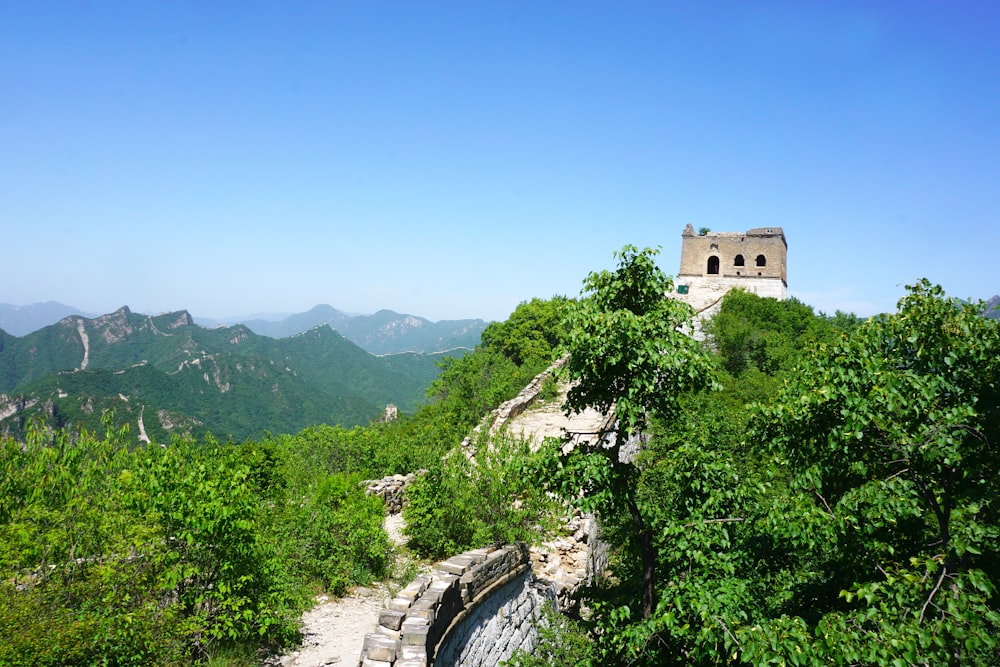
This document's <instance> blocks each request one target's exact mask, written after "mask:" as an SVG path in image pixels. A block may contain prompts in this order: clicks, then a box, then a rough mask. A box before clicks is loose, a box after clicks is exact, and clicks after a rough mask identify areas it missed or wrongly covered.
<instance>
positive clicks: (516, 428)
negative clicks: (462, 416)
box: [270, 359, 609, 667]
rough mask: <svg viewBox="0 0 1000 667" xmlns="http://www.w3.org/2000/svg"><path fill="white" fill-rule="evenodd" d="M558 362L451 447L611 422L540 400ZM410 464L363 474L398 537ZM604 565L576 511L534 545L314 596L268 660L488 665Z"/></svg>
mask: <svg viewBox="0 0 1000 667" xmlns="http://www.w3.org/2000/svg"><path fill="white" fill-rule="evenodd" d="M564 364H565V359H562V360H560V361H558V362H556V363H555V364H553V365H552V366H551V367H550V368H548V369H547V370H546V371H544V372H543V373H541V374H539V375H538V376H537V377H536V378H535V379H534V380H532V382H531V383H529V384H528V386H527V387H525V388H524V390H522V391H521V393H520V394H518V396H516V397H515V398H513V399H511V400H510V401H507V402H506V403H504V404H502V405H501V406H500V407H499V408H497V409H496V410H494V411H493V412H492V413H491V414H490V415H489V416H488V417H487V418H486V419H484V420H483V422H481V423H480V425H479V426H478V427H477V428H476V429H475V431H476V432H474V433H473V434H472V435H471V436H470V437H469V438H466V440H464V441H463V442H462V443H461V445H460V446H459V447H458V450H457V451H461V452H463V453H464V454H465V455H467V456H474V455H475V451H474V447H475V445H474V443H475V442H476V441H477V439H478V438H477V435H478V433H480V432H487V433H489V434H491V435H492V434H496V433H499V432H501V431H506V432H507V433H509V434H511V435H513V436H516V437H520V438H523V439H525V440H529V441H532V442H534V443H536V445H540V444H541V443H542V441H544V440H545V439H546V438H550V437H555V438H560V439H563V440H565V441H566V442H567V446H573V445H575V444H579V443H581V442H588V441H594V440H596V439H597V438H600V437H601V436H602V435H603V434H604V433H605V432H606V431H607V430H608V426H609V419H608V417H607V416H606V415H604V414H602V413H599V412H597V411H594V410H585V411H583V412H582V413H578V414H574V415H570V416H567V415H565V414H564V413H563V410H562V407H561V406H562V398H563V396H558V397H557V398H556V399H554V400H551V401H546V402H538V401H537V399H538V396H539V393H540V392H541V390H542V387H543V384H544V382H545V380H546V378H548V377H549V376H551V375H552V374H553V373H557V372H558V370H559V369H560V368H561V367H562V366H563V365H564ZM563 390H564V391H565V388H564V389H563ZM417 474H419V471H418V472H417V473H413V474H410V475H395V476H392V477H387V478H384V479H380V480H371V481H370V482H368V492H369V493H371V494H374V495H378V496H380V497H381V498H382V499H383V500H384V501H385V505H386V514H387V518H386V522H387V529H388V530H389V532H390V537H395V541H396V542H397V544H398V543H401V536H400V535H399V531H400V522H401V517H400V514H399V512H400V511H401V509H402V505H403V500H404V495H405V489H406V487H407V486H408V485H409V484H410V483H411V482H412V481H413V480H414V479H415V478H416V475H417ZM394 533H395V535H393V534H394ZM606 566H607V549H606V547H605V546H604V545H603V544H602V543H601V542H600V540H599V529H598V525H597V522H596V520H594V518H593V517H588V516H583V515H580V514H573V515H570V516H569V517H568V518H567V520H566V521H565V522H564V525H563V526H562V528H561V530H559V531H558V534H555V535H551V536H549V539H547V540H546V541H544V542H542V543H541V544H539V545H537V546H530V547H529V546H528V545H526V544H523V543H518V544H512V545H505V546H499V547H493V548H486V549H475V550H472V551H469V552H466V553H463V554H458V555H456V556H453V557H451V558H449V559H447V560H445V561H442V562H441V563H438V564H437V565H436V566H434V567H433V568H432V569H431V570H430V571H428V572H424V573H422V574H420V575H418V576H417V577H416V578H415V579H414V580H413V581H412V582H410V584H409V585H407V586H406V587H404V588H402V589H401V590H400V591H399V592H398V593H396V594H395V595H390V594H389V591H388V590H387V589H386V588H385V587H373V588H372V589H363V590H362V592H361V593H355V594H353V595H349V596H347V597H346V598H342V599H340V600H328V599H326V598H321V599H320V601H319V604H318V605H317V607H316V608H314V609H313V610H312V611H310V612H307V613H306V615H305V616H304V623H305V625H306V626H307V627H304V628H303V635H304V636H305V638H306V641H305V643H304V644H303V646H302V647H300V649H299V650H296V651H293V652H291V653H289V654H287V655H285V656H282V657H280V658H278V659H276V660H274V661H272V662H271V663H270V664H272V665H281V666H282V667H326V666H332V665H350V666H352V667H353V666H354V665H358V666H359V667H418V666H420V667H430V666H431V665H434V666H437V667H451V666H457V665H463V666H465V665H468V666H470V667H494V666H495V665H497V664H499V663H500V662H501V661H503V660H507V659H509V658H510V656H511V655H512V654H513V653H514V651H516V650H518V649H522V650H525V651H529V650H531V648H532V647H533V646H534V644H535V642H536V638H537V631H536V624H537V622H538V619H539V618H540V615H541V613H542V608H543V606H544V605H546V604H554V605H557V606H558V608H559V609H560V610H562V611H571V610H574V609H575V606H576V605H577V604H578V596H577V591H578V589H579V588H580V587H581V586H584V585H587V584H589V583H592V581H593V580H594V577H595V576H598V575H600V574H601V573H603V571H604V570H605V569H606ZM359 628H363V629H360V630H359Z"/></svg>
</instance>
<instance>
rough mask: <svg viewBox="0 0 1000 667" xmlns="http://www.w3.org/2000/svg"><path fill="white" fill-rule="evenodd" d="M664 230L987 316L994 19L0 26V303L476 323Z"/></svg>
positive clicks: (169, 18) (995, 209) (385, 7)
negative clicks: (717, 239)
mask: <svg viewBox="0 0 1000 667" xmlns="http://www.w3.org/2000/svg"><path fill="white" fill-rule="evenodd" d="M688 223H691V224H692V225H694V227H695V228H699V227H709V228H711V229H712V230H714V231H744V230H746V229H750V228H753V227H761V226H765V225H766V226H781V227H783V228H784V230H785V234H786V236H787V239H788V244H789V253H788V256H789V271H788V279H789V289H790V292H791V293H792V294H793V295H796V296H798V297H799V298H801V299H802V300H803V301H805V302H807V303H809V304H811V305H813V306H815V307H816V308H818V309H821V310H824V311H826V312H830V313H832V312H833V310H835V309H838V308H839V309H843V310H848V311H853V312H856V313H858V314H861V315H870V314H873V313H876V312H882V311H887V310H892V309H893V308H894V307H895V303H896V301H897V300H898V299H899V297H900V296H901V294H902V292H903V286H904V285H905V284H907V283H912V282H914V281H915V280H916V279H918V278H920V277H922V276H926V277H928V278H929V279H931V280H932V281H934V282H937V283H940V284H942V285H943V286H944V287H945V289H946V290H947V291H948V292H949V293H950V294H953V295H955V296H959V297H969V296H972V297H977V298H988V297H989V296H991V295H993V294H995V293H998V292H1000V270H998V269H997V268H996V264H997V256H998V252H1000V3H998V2H994V1H988V2H987V1H981V2H976V1H969V2H960V3H955V2H912V1H905V2H904V1H900V2H875V1H872V0H865V1H863V2H850V1H841V0H837V1H831V2H826V3H822V2H801V1H799V0H795V1H789V2H744V1H733V2H710V1H708V2H701V1H699V2H587V1H579V0H575V1H573V2H539V1H537V0H532V1H530V2H518V1H509V0H504V1H502V2H501V1H496V2H469V1H462V2H410V1H406V2H380V1H377V0H365V1H357V2H355V1H336V0H328V1H324V2H307V1H288V2H285V1H281V2H278V1H275V2H247V1H239V2H214V1H213V2H202V1H200V0H199V1H182V0H169V1H168V0H157V1H142V0H128V1H121V2H110V1H99V0H93V1H90V2H86V1H79V2H46V1H44V0H40V1H37V2H35V1H31V2H28V1H21V0H0V302H5V303H13V304H19V305H20V304H28V303H32V302H37V301H46V300H50V299H51V300H56V301H61V302H63V303H66V304H69V305H72V306H75V307H77V308H81V309H83V310H86V311H91V312H107V311H110V310H113V309H114V308H116V307H118V306H120V305H123V304H127V305H129V306H131V307H132V308H133V309H134V310H137V311H142V312H161V311H166V310H177V309H187V310H189V311H191V313H192V314H194V315H196V316H201V317H225V316H230V315H241V314H248V313H255V312H298V311H302V310H306V309H308V308H309V307H311V306H313V305H315V304H318V303H329V304H330V305H332V306H334V307H336V308H339V309H341V310H346V311H350V312H358V313H366V312H373V311H375V310H378V309H380V308H390V309H392V310H396V311H400V312H406V313H411V314H415V315H420V316H423V317H427V318H429V319H433V320H438V319H454V318H467V317H481V318H484V319H504V318H506V316H507V315H508V314H509V313H510V311H511V310H512V309H513V308H514V307H515V306H516V305H517V304H518V303H519V302H521V301H524V300H527V299H530V298H531V297H535V296H538V297H550V296H552V295H553V294H566V295H570V296H575V295H577V294H578V293H579V290H580V286H581V281H582V280H583V278H584V277H585V276H586V274H587V273H588V272H589V271H592V270H597V269H603V268H610V267H612V266H613V265H614V261H613V258H612V253H613V251H615V250H616V249H618V248H620V247H621V246H622V245H624V244H626V243H629V244H633V245H636V246H639V247H645V246H654V247H655V246H662V252H661V255H660V258H659V259H660V266H661V267H662V268H663V269H664V270H665V271H666V272H667V273H670V274H674V273H676V272H677V269H678V264H679V257H680V240H681V231H682V230H683V228H684V226H685V225H686V224H688Z"/></svg>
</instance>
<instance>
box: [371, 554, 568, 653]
mask: <svg viewBox="0 0 1000 667" xmlns="http://www.w3.org/2000/svg"><path fill="white" fill-rule="evenodd" d="M550 590H551V589H546V588H543V587H542V586H540V585H539V584H537V583H536V582H535V579H534V576H533V575H532V574H531V570H530V567H529V559H528V547H527V545H525V544H524V543H517V544H509V545H507V546H504V547H501V548H499V549H493V550H491V549H474V550H472V551H468V552H466V553H464V554H461V555H458V556H452V557H451V558H449V559H448V560H446V561H443V562H441V563H439V564H438V567H437V570H436V571H435V572H433V573H432V574H429V575H421V576H419V577H417V578H416V579H414V580H413V582H412V583H411V584H410V585H409V586H407V587H406V588H404V589H403V590H401V591H400V592H399V593H398V594H397V595H396V597H395V598H394V599H393V600H392V601H391V602H390V603H389V607H388V609H385V610H384V611H383V612H382V613H381V614H380V615H379V621H378V627H377V628H376V629H375V632H372V633H369V634H368V635H366V636H365V643H364V648H363V649H362V653H361V659H360V661H359V663H358V664H359V665H360V666H361V667H429V666H430V665H437V666H438V667H451V666H452V665H469V666H470V667H494V666H495V665H497V664H498V663H499V662H500V661H501V660H505V659H507V658H509V657H510V656H511V654H513V652H514V651H515V650H517V649H524V650H530V649H531V648H532V647H533V646H534V642H535V641H536V636H537V635H536V630H535V627H536V621H537V619H538V617H539V615H540V613H541V607H542V605H543V604H544V603H545V601H546V600H547V599H549V600H551V599H554V593H553V592H547V591H550Z"/></svg>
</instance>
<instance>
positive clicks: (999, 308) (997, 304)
mask: <svg viewBox="0 0 1000 667" xmlns="http://www.w3.org/2000/svg"><path fill="white" fill-rule="evenodd" d="M984 314H985V315H986V317H989V318H991V319H994V320H1000V294H997V295H994V296H993V297H991V298H990V299H988V300H987V301H986V309H985V312H984Z"/></svg>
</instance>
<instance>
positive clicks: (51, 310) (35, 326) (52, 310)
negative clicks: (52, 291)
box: [0, 301, 93, 336]
mask: <svg viewBox="0 0 1000 667" xmlns="http://www.w3.org/2000/svg"><path fill="white" fill-rule="evenodd" d="M70 315H81V316H83V317H93V314H92V313H85V312H83V311H81V310H77V309H76V308H73V307H72V306H67V305H65V304H62V303H59V302H57V301H46V302H45V303H32V304H30V305H27V306H15V305H13V304H10V303H0V329H2V330H4V331H6V332H7V333H9V334H11V335H14V336H26V335H28V334H30V333H31V332H32V331H38V330H39V329H41V328H42V327H47V326H48V325H50V324H55V323H56V322H58V321H59V320H61V319H62V318H64V317H69V316H70Z"/></svg>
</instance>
